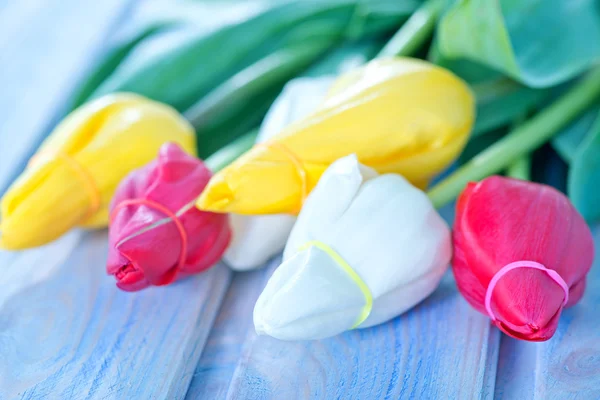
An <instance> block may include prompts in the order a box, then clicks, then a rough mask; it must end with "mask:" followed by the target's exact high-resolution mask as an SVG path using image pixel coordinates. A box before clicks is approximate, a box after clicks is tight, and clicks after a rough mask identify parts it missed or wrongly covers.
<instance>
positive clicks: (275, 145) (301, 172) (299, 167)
mask: <svg viewBox="0 0 600 400" xmlns="http://www.w3.org/2000/svg"><path fill="white" fill-rule="evenodd" d="M256 147H266V148H271V149H275V150H279V152H280V153H282V154H284V155H285V156H286V158H287V159H288V160H290V161H291V162H292V164H293V165H294V168H295V169H296V174H297V175H298V179H300V184H301V185H302V191H301V194H300V195H301V196H302V197H301V199H300V207H298V211H300V209H301V208H302V205H303V204H304V200H306V196H308V182H307V177H306V175H307V174H306V169H304V164H303V163H302V161H301V160H300V159H299V158H298V157H297V156H296V154H294V152H293V151H291V150H290V149H289V148H288V147H287V146H286V145H284V144H283V143H280V142H275V141H273V142H266V143H258V144H257V145H256Z"/></svg>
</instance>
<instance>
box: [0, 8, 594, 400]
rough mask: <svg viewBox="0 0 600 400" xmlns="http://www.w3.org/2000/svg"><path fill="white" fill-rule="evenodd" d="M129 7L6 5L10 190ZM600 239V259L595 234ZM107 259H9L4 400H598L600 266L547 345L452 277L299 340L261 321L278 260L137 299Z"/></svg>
mask: <svg viewBox="0 0 600 400" xmlns="http://www.w3.org/2000/svg"><path fill="white" fill-rule="evenodd" d="M130 4H131V3H130V2H129V1H122V0H103V1H95V2H94V1H91V0H90V1H82V0H61V1H55V2H46V1H42V0H34V1H14V2H8V1H7V2H0V65H1V66H2V67H1V68H2V69H1V73H0V87H1V88H2V90H0V192H2V191H3V189H4V188H5V187H6V185H7V184H8V183H9V182H10V181H11V180H12V179H13V178H14V176H15V175H16V174H17V173H18V172H19V171H20V169H21V168H22V167H23V165H25V163H26V160H27V159H28V157H29V156H30V155H31V154H32V153H33V151H34V150H35V147H36V146H37V144H38V143H39V141H40V140H41V138H42V136H43V135H44V134H45V133H47V131H48V129H49V128H50V127H51V126H52V125H53V124H54V123H55V122H56V118H57V116H59V115H60V114H61V112H62V111H63V109H64V104H65V101H66V100H67V99H68V97H69V95H70V93H71V91H72V90H73V88H74V85H75V83H76V80H77V77H78V76H80V75H81V74H82V73H83V71H85V69H86V68H87V67H88V66H89V65H90V63H92V62H93V59H94V57H95V55H97V54H98V53H99V52H101V51H102V45H103V43H104V42H105V41H106V39H107V37H108V35H109V34H110V32H111V31H112V30H113V28H114V27H115V26H116V24H118V23H119V21H120V22H121V23H123V22H124V21H126V19H123V13H124V12H128V11H130V10H129V6H130ZM133 12H135V9H134V10H133ZM444 214H445V215H446V217H447V218H449V219H451V218H452V210H451V208H447V209H446V210H444ZM595 239H596V244H597V246H596V247H597V249H600V227H598V228H596V229H595ZM106 247H107V241H106V232H105V231H98V232H90V233H84V232H80V231H76V232H72V233H70V234H68V235H66V236H65V237H63V238H61V239H60V240H58V241H57V242H55V243H52V244H50V245H48V246H45V247H42V248H39V249H34V250H30V251H25V252H20V253H7V252H0V268H2V273H1V274H0V399H2V400H4V399H13V398H16V399H47V398H50V399H54V398H57V399H83V398H90V399H179V398H187V399H223V398H230V399H269V398H273V399H296V398H327V399H330V398H344V399H378V398H382V399H384V398H389V399H396V398H402V399H429V398H444V399H471V398H477V399H492V398H498V399H540V400H541V399H598V398H600V320H599V319H598V315H599V314H598V313H599V311H600V294H599V293H600V262H599V260H598V257H597V259H596V265H595V266H594V268H593V270H592V272H591V274H590V279H589V282H588V289H587V291H586V294H585V297H584V299H583V300H582V302H581V303H580V304H578V305H577V306H576V307H574V308H572V309H569V310H566V311H565V312H564V314H563V316H562V318H561V323H560V325H559V329H558V332H557V334H556V336H555V337H554V338H553V339H552V340H550V341H549V342H545V343H537V344H534V343H526V342H520V341H516V340H512V339H509V338H507V337H506V336H503V335H501V334H500V332H499V331H498V330H497V329H495V328H493V327H491V326H490V324H489V321H488V320H487V318H485V317H484V316H482V315H480V314H478V313H477V312H475V311H474V310H472V309H471V308H470V307H469V306H468V305H467V303H466V302H465V301H464V300H463V299H462V298H461V297H460V296H459V295H458V293H457V291H456V287H455V284H454V280H453V278H452V276H451V274H448V275H447V276H446V277H445V279H444V280H443V283H442V285H441V287H440V288H439V289H438V290H437V291H436V292H435V293H434V295H433V296H431V297H430V298H428V299H427V300H426V301H424V302H423V303H422V304H420V305H418V306H417V307H416V308H415V309H413V310H411V311H410V312H408V313H406V314H405V315H403V316H400V317H398V318H396V319H394V320H392V321H390V322H388V323H386V324H383V325H381V326H378V327H374V328H369V329H365V330H357V331H352V332H348V333H346V334H343V335H340V336H337V337H334V338H331V339H327V340H321V341H312V342H303V343H299V342H294V343H288V342H281V341H278V340H275V339H271V338H268V337H260V336H257V335H256V334H255V332H254V329H253V325H252V309H253V305H254V302H255V300H256V298H257V297H258V295H259V293H260V291H261V290H262V288H263V287H264V285H265V283H266V280H267V279H268V277H269V276H270V274H271V273H272V271H273V270H274V268H275V267H276V266H277V265H278V261H279V260H278V259H275V260H273V261H272V262H271V263H269V266H268V268H266V269H264V270H261V271H255V272H250V273H236V274H233V273H232V272H231V271H229V270H228V269H227V268H226V267H225V266H224V265H218V266H217V267H216V268H214V269H212V270H210V271H209V272H208V273H206V274H204V275H201V276H197V277H194V278H191V279H187V280H185V281H183V282H180V283H177V284H175V285H173V286H170V287H166V288H152V289H148V290H145V291H143V292H140V293H134V294H132V293H124V292H120V291H119V290H117V289H116V287H115V286H114V282H113V280H112V279H111V278H110V277H107V276H105V275H104V263H105V260H106ZM599 252H600V250H599Z"/></svg>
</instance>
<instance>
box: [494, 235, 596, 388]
mask: <svg viewBox="0 0 600 400" xmlns="http://www.w3.org/2000/svg"><path fill="white" fill-rule="evenodd" d="M594 240H595V243H596V259H595V263H594V266H593V267H592V270H591V271H590V274H589V275H588V282H587V288H586V291H585V294H584V296H583V299H582V300H581V302H579V303H578V304H577V305H575V306H574V307H571V308H569V309H567V310H565V311H564V312H563V314H562V315H561V318H560V323H559V325H558V329H557V331H556V334H555V335H554V337H553V338H552V339H551V340H549V341H547V342H544V343H526V342H522V341H517V340H514V339H510V338H507V337H504V338H503V339H502V347H501V349H500V361H499V366H498V368H499V370H498V382H497V385H496V398H497V399H540V400H542V399H544V400H545V399H557V400H558V399H561V400H562V399H582V400H583V399H585V400H587V399H599V398H600V318H598V317H599V315H600V259H599V257H598V254H600V226H596V227H595V229H594Z"/></svg>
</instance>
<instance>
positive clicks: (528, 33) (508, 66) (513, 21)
mask: <svg viewBox="0 0 600 400" xmlns="http://www.w3.org/2000/svg"><path fill="white" fill-rule="evenodd" d="M599 38H600V12H599V5H598V1H597V0H544V1H540V0H457V1H455V2H454V3H453V5H452V6H451V7H450V8H449V9H448V10H447V12H446V14H445V15H444V16H443V18H442V20H441V22H440V24H439V29H438V36H437V39H438V43H439V45H440V51H441V52H442V54H444V55H445V56H447V57H450V58H466V59H469V60H473V61H478V62H480V63H482V64H484V65H487V66H489V67H491V68H494V69H496V70H498V71H501V72H503V73H505V74H506V75H508V76H511V77H512V78H514V79H516V80H518V81H519V82H522V83H524V84H526V85H527V86H531V87H548V86H553V85H557V84H559V83H561V82H564V81H566V80H568V79H571V78H573V77H575V76H576V75H578V74H580V73H581V72H583V71H584V70H586V69H588V68H589V67H590V66H591V65H592V64H593V63H595V62H596V61H598V60H599V59H600V40H599Z"/></svg>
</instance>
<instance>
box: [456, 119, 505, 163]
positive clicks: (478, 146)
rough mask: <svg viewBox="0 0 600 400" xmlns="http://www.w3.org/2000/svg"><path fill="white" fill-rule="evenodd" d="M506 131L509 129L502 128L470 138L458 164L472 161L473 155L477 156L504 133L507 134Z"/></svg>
mask: <svg viewBox="0 0 600 400" xmlns="http://www.w3.org/2000/svg"><path fill="white" fill-rule="evenodd" d="M506 132H507V130H506V129H504V128H502V129H496V130H494V131H491V132H489V133H488V134H486V135H483V136H478V137H472V138H471V139H470V140H469V143H467V145H466V146H465V149H464V150H463V152H462V153H461V155H460V157H458V165H463V164H465V163H467V162H468V161H470V160H471V159H472V158H473V157H475V156H477V154H479V153H481V152H482V151H484V150H485V149H487V148H488V147H490V146H491V145H493V144H494V143H496V142H497V141H498V140H500V139H501V138H502V137H503V136H504V135H506Z"/></svg>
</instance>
